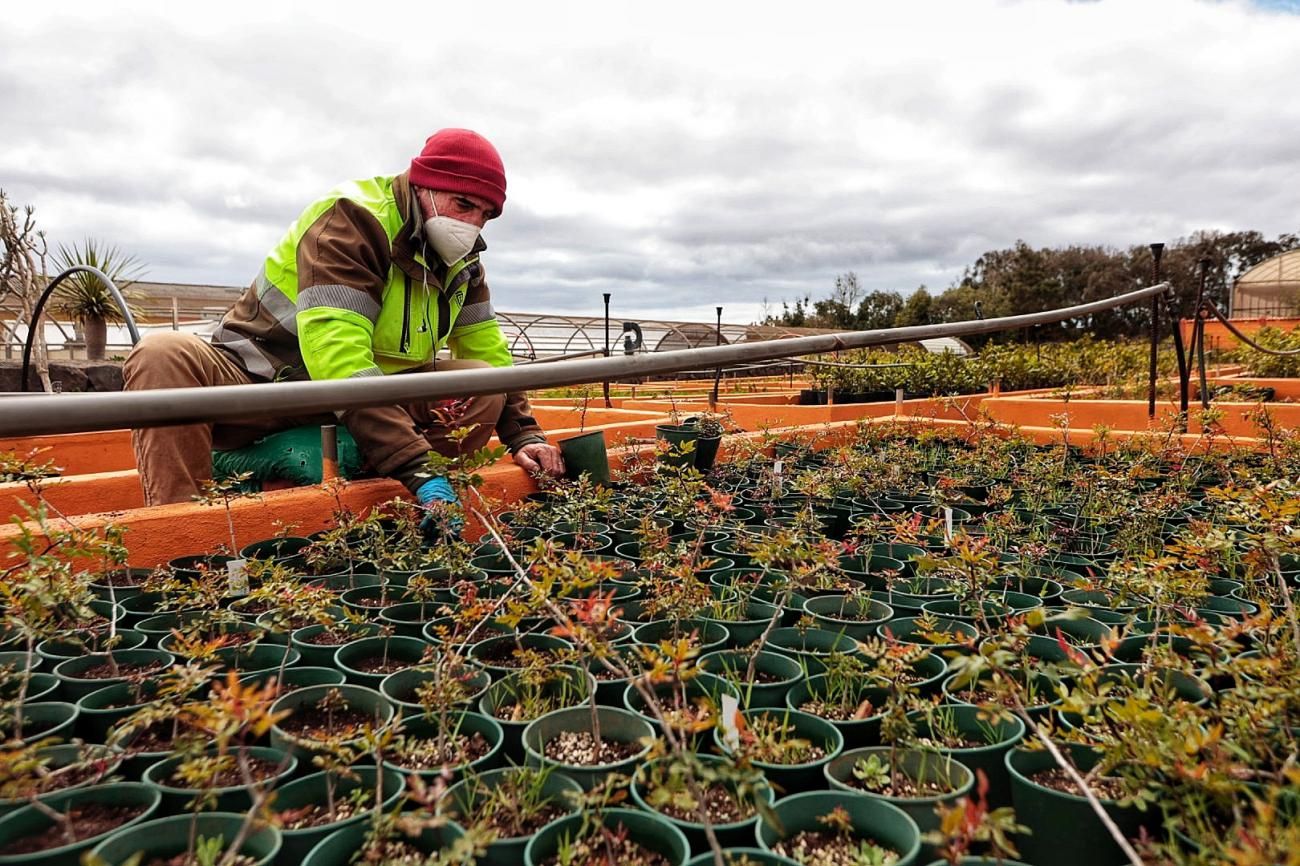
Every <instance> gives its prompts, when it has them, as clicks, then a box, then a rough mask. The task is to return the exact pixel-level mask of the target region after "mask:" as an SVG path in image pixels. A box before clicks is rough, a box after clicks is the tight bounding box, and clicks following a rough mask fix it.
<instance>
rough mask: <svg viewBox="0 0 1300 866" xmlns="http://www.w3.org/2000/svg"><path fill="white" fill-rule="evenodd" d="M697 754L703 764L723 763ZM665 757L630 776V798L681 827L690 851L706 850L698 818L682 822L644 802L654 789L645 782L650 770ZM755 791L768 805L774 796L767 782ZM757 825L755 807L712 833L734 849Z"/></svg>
mask: <svg viewBox="0 0 1300 866" xmlns="http://www.w3.org/2000/svg"><path fill="white" fill-rule="evenodd" d="M697 757H698V759H699V761H700V762H701V763H702V764H705V765H715V766H716V765H720V764H722V763H723V759H722V758H719V757H716V756H714V755H699V756H697ZM665 760H666V759H663V758H660V759H657V760H654V761H651V762H649V763H648V764H645V765H643V766H642V767H640V768H638V769H637V772H636V774H635V775H634V776H633V777H632V786H631V793H632V801H633V802H634V803H636V805H637V807H638V808H640V809H642V810H644V811H646V812H650V813H652V814H655V815H658V816H659V817H661V818H664V819H666V820H667V821H669V822H671V823H672V825H673V826H674V827H676V828H677V829H678V830H681V831H682V835H683V836H685V837H686V841H687V842H688V843H689V844H690V846H691V850H692V851H707V850H709V842H708V838H707V837H706V835H705V833H704V825H703V824H701V823H699V822H697V821H683V820H681V819H678V818H674V817H672V816H671V815H665V814H664V813H662V812H660V811H659V810H657V809H655V808H654V807H653V806H651V805H650V804H649V803H648V802H646V799H645V798H646V795H647V794H649V792H650V791H651V790H653V789H651V788H650V787H649V786H648V785H647V784H646V783H647V780H648V779H649V777H650V773H651V772H652V771H653V769H654V768H655V767H657V766H662V765H663V764H664V762H665ZM754 793H755V795H756V796H757V797H758V798H759V799H761V800H763V801H766V802H767V803H769V804H770V803H772V802H773V801H774V800H775V799H776V794H775V793H774V792H773V791H772V789H771V787H769V786H767V785H762V786H760V787H758V788H757V789H756V790H755V792H754ZM757 824H758V812H757V810H755V812H754V814H753V815H751V816H750V817H748V818H745V819H743V820H741V821H733V822H729V823H725V824H714V825H713V833H714V836H715V837H716V838H717V840H718V844H719V845H721V846H722V847H723V848H734V847H736V846H739V845H744V844H745V843H746V842H748V841H750V840H751V839H753V838H754V827H755V826H757Z"/></svg>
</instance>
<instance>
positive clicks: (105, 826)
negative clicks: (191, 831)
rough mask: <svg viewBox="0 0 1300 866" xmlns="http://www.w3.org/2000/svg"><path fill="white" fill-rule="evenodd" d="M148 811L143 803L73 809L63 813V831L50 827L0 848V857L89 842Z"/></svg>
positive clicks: (85, 804)
mask: <svg viewBox="0 0 1300 866" xmlns="http://www.w3.org/2000/svg"><path fill="white" fill-rule="evenodd" d="M148 810H149V807H148V806H146V805H144V804H143V803H141V804H137V805H131V806H113V805H110V804H108V803H84V804H79V805H74V806H72V807H71V808H69V809H68V810H67V811H65V812H63V814H64V815H66V816H67V820H68V825H67V827H66V828H65V827H64V825H62V824H51V825H50V826H48V827H46V828H45V829H44V830H43V831H41V832H39V833H33V834H32V835H30V836H23V837H22V838H20V839H15V840H13V841H12V842H8V843H5V844H4V845H2V846H0V857H14V856H17V855H19V854H36V853H38V852H42V851H49V850H50V849H53V848H62V847H64V846H65V845H72V844H74V843H76V842H80V841H82V840H85V839H93V838H95V837H96V836H102V835H104V834H105V833H107V832H109V831H110V830H116V829H117V828H118V827H121V826H122V825H123V824H126V823H129V822H130V821H133V820H135V819H136V818H138V817H140V816H141V815H143V814H144V813H145V812H147V811H148Z"/></svg>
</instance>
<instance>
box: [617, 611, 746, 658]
mask: <svg viewBox="0 0 1300 866" xmlns="http://www.w3.org/2000/svg"><path fill="white" fill-rule="evenodd" d="M683 638H686V639H690V640H691V641H692V643H694V644H695V645H696V646H697V647H699V651H700V654H701V655H703V654H704V653H708V652H713V651H714V650H720V649H722V648H724V647H725V646H726V645H727V641H728V640H730V638H731V634H730V633H729V632H728V631H727V627H726V626H724V625H722V624H721V623H719V622H716V621H713V620H703V619H683V620H659V621H657V622H648V623H646V624H645V625H640V626H637V627H636V630H635V631H633V632H632V642H633V643H638V644H641V645H643V646H658V645H659V643H660V642H661V641H666V640H667V641H677V640H680V639H683Z"/></svg>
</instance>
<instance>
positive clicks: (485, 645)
mask: <svg viewBox="0 0 1300 866" xmlns="http://www.w3.org/2000/svg"><path fill="white" fill-rule="evenodd" d="M509 647H516V648H518V647H523V648H524V649H532V650H540V651H543V652H549V653H551V654H553V655H559V654H565V653H568V652H570V651H571V650H572V649H573V644H571V643H569V642H568V641H567V640H564V639H563V638H558V637H556V636H555V635H550V634H519V635H515V634H508V635H499V636H497V637H490V638H487V639H486V640H482V641H479V642H478V643H476V644H474V645H473V646H472V647H470V648H469V657H470V659H471V660H473V661H475V662H477V663H478V664H480V665H482V666H483V667H484V668H485V669H486V670H487V671H488V672H489V673H491V674H492V678H493V679H498V680H499V679H502V678H503V677H505V676H507V675H509V674H512V673H514V672H515V671H516V670H517V668H516V667H515V666H513V665H509V664H502V663H501V661H499V660H497V659H496V656H498V655H500V654H501V653H503V652H507V653H508V652H509V650H508V649H506V648H509Z"/></svg>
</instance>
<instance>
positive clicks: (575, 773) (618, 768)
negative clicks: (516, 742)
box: [522, 706, 655, 791]
mask: <svg viewBox="0 0 1300 866" xmlns="http://www.w3.org/2000/svg"><path fill="white" fill-rule="evenodd" d="M596 714H597V715H596V717H597V719H598V720H599V722H600V735H601V738H602V739H608V740H610V741H613V742H619V743H636V744H637V745H638V748H637V751H636V752H635V753H634V754H633V755H632V756H631V757H628V758H624V759H623V760H621V761H615V762H613V763H609V764H594V765H590V766H583V765H578V764H566V763H564V762H562V761H555V760H552V759H551V758H548V757H546V755H545V753H544V749H545V746H546V743H548V742H550V741H551V740H553V739H554V738H555V737H557V736H558V735H560V734H561V733H564V732H569V731H572V732H579V733H581V732H587V733H590V732H591V708H590V707H587V706H584V707H570V708H568V709H563V710H555V711H554V712H550V713H547V714H546V715H544V716H542V717H541V718H539V719H536V720H535V721H533V722H531V723H529V725H528V726H527V727H526V728H524V731H523V736H522V740H523V746H524V754H525V755H526V758H525V761H526V762H527V764H528V765H529V766H533V767H554V768H555V769H557V770H559V771H560V772H561V773H563V774H564V775H566V776H568V777H570V778H571V779H573V780H574V781H575V782H577V783H578V784H579V785H581V786H582V789H583V790H584V791H589V790H591V789H592V788H594V787H596V785H598V784H600V783H601V782H602V781H604V780H605V779H606V778H608V777H609V775H610V774H611V773H623V774H630V773H631V771H632V769H633V768H634V767H635V766H636V765H637V764H638V763H640V762H641V761H642V760H644V759H645V756H646V755H647V754H648V753H649V752H650V741H651V740H653V739H654V736H655V732H654V728H653V727H652V726H651V725H650V723H649V722H647V721H646V720H645V719H643V718H641V717H640V716H639V715H637V714H636V713H634V712H632V711H630V710H619V709H615V708H613V707H597V708H596Z"/></svg>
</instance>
